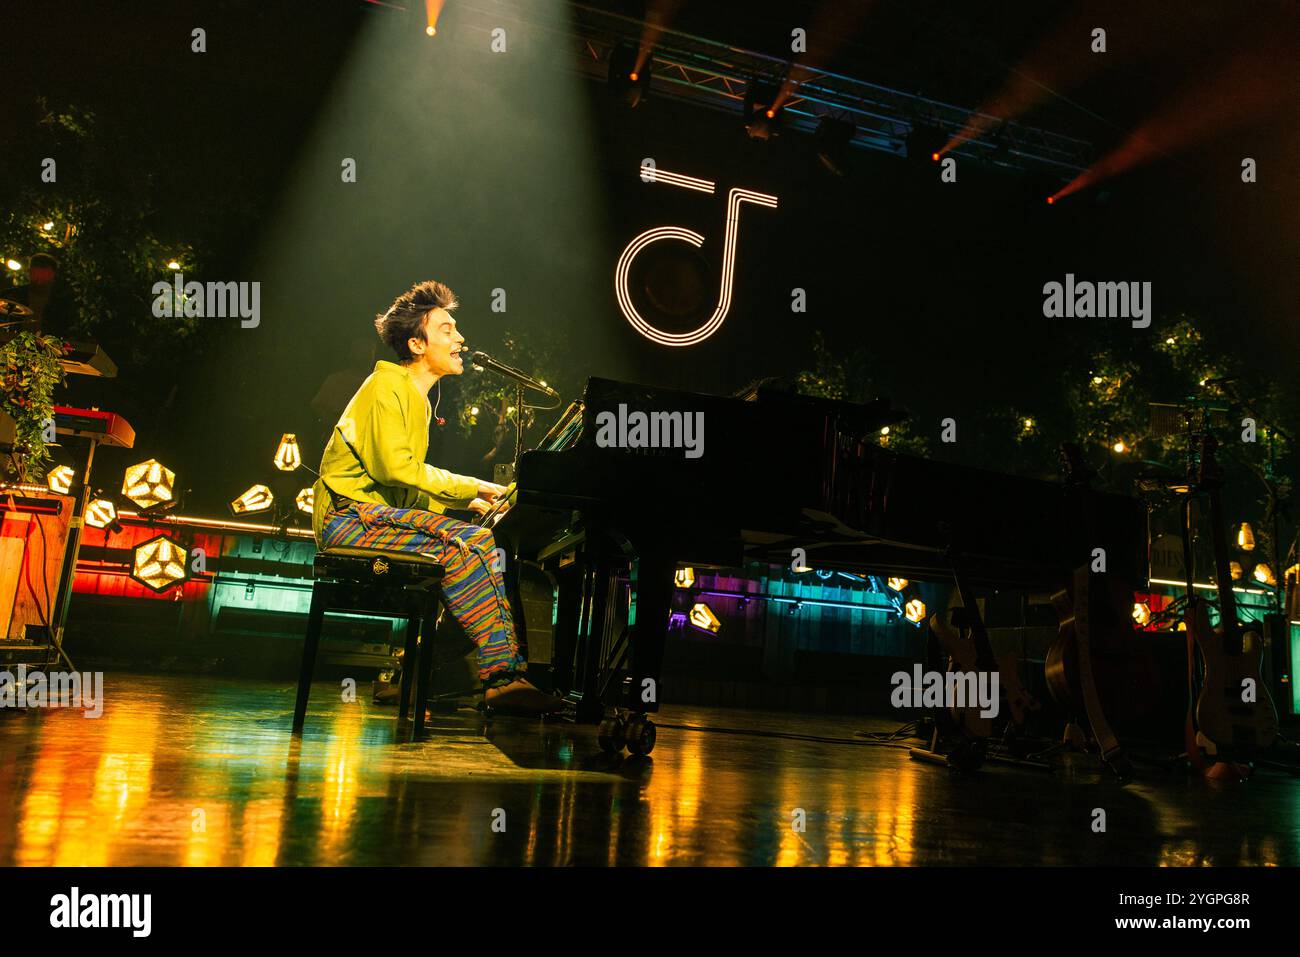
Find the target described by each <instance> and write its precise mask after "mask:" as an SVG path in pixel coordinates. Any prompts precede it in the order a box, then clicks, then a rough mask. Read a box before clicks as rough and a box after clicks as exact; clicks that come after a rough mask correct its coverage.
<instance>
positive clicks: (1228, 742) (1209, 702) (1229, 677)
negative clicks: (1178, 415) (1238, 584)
mask: <svg viewBox="0 0 1300 957" xmlns="http://www.w3.org/2000/svg"><path fill="white" fill-rule="evenodd" d="M1217 446H1218V443H1217V442H1216V441H1215V440H1214V438H1213V436H1209V435H1207V436H1205V438H1204V440H1203V441H1202V443H1201V477H1200V485H1201V487H1203V488H1208V489H1209V493H1210V525H1211V528H1210V532H1211V536H1212V538H1213V541H1214V577H1215V578H1216V579H1217V581H1216V583H1215V584H1216V586H1217V588H1218V592H1219V627H1218V628H1215V629H1211V628H1210V618H1209V613H1208V610H1207V608H1206V605H1205V602H1203V601H1192V602H1191V603H1190V607H1189V608H1188V624H1187V627H1188V629H1189V630H1191V632H1192V634H1193V636H1194V637H1195V639H1196V644H1197V647H1198V648H1199V649H1200V652H1201V658H1202V659H1203V660H1204V662H1205V679H1204V681H1203V682H1202V685H1201V693H1200V695H1199V696H1198V698H1197V700H1196V724H1197V727H1198V728H1199V733H1198V735H1197V742H1198V743H1199V744H1200V745H1201V746H1202V747H1204V748H1205V750H1206V751H1207V752H1208V753H1210V754H1220V753H1224V752H1226V753H1228V754H1230V755H1238V756H1249V755H1251V754H1253V753H1255V752H1257V751H1261V750H1263V749H1265V748H1267V747H1269V746H1270V745H1271V744H1272V743H1273V742H1274V740H1276V738H1277V711H1276V710H1275V709H1274V707H1273V699H1272V698H1271V697H1270V696H1269V693H1268V687H1267V686H1266V685H1265V683H1264V679H1263V678H1262V677H1261V675H1260V660H1261V658H1262V656H1263V652H1264V642H1263V638H1262V637H1261V635H1260V634H1259V632H1258V631H1257V630H1255V629H1250V630H1243V629H1242V627H1241V624H1240V622H1238V621H1237V603H1236V598H1235V597H1234V596H1233V593H1232V572H1231V570H1230V569H1229V565H1228V539H1227V526H1226V525H1225V524H1224V522H1223V506H1222V501H1221V499H1220V489H1221V488H1222V485H1223V480H1222V475H1221V474H1220V472H1219V468H1218V465H1217V463H1216V461H1215V456H1214V450H1215V448H1216V447H1217ZM1252 689H1253V691H1252Z"/></svg>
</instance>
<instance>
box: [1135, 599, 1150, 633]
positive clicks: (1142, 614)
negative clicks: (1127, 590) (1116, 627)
mask: <svg viewBox="0 0 1300 957" xmlns="http://www.w3.org/2000/svg"><path fill="white" fill-rule="evenodd" d="M1133 620H1134V621H1135V622H1136V623H1137V624H1138V625H1140V626H1141V627H1143V628H1145V627H1146V626H1147V625H1149V624H1150V623H1151V606H1150V605H1148V604H1147V603H1146V602H1144V601H1138V602H1134V603H1133Z"/></svg>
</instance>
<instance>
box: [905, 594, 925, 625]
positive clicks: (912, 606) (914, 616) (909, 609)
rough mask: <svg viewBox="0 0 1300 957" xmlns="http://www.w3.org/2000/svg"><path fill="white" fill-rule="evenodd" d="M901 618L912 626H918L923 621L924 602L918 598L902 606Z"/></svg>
mask: <svg viewBox="0 0 1300 957" xmlns="http://www.w3.org/2000/svg"><path fill="white" fill-rule="evenodd" d="M903 617H904V618H906V619H907V620H908V621H910V622H911V623H912V624H914V625H919V624H920V623H921V622H923V621H925V602H923V601H921V599H919V598H913V599H912V600H911V601H909V602H908V603H907V604H906V605H904V606H903Z"/></svg>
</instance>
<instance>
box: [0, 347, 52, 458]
mask: <svg viewBox="0 0 1300 957" xmlns="http://www.w3.org/2000/svg"><path fill="white" fill-rule="evenodd" d="M63 352H64V344H63V342H62V341H61V340H59V339H56V338H55V337H54V336H40V335H36V334H35V333H32V332H20V333H19V334H18V335H16V336H14V338H12V339H10V340H9V341H8V342H7V343H5V345H4V346H3V348H0V409H3V410H4V412H5V413H6V414H8V415H9V416H10V417H11V418H12V419H13V420H14V432H15V436H14V457H13V461H12V466H13V470H14V472H15V476H16V478H17V479H18V480H19V481H20V482H38V481H40V480H41V479H42V478H44V476H45V470H46V468H47V467H48V466H49V463H50V453H49V449H48V448H46V445H45V428H46V423H48V422H49V421H50V420H51V419H52V418H53V417H54V387H55V386H57V385H59V384H61V383H62V382H63V367H62V366H61V365H60V364H59V360H60V359H61V358H62V357H63Z"/></svg>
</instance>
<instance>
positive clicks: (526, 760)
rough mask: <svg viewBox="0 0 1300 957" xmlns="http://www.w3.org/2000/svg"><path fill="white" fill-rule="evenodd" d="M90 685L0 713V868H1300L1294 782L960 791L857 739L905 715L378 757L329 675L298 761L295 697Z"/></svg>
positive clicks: (699, 717) (507, 737)
mask: <svg viewBox="0 0 1300 957" xmlns="http://www.w3.org/2000/svg"><path fill="white" fill-rule="evenodd" d="M104 690H105V700H106V704H105V708H104V713H103V716H102V717H100V718H97V719H87V718H83V717H82V716H81V713H80V712H78V711H68V710H55V709H49V710H41V711H25V712H22V711H13V710H6V711H0V864H5V865H14V864H17V865H383V864H403V865H409V864H414V865H516V864H525V865H557V864H558V865H568V864H578V865H664V864H673V865H681V864H686V865H890V864H894V865H899V864H901V865H925V864H1013V865H1023V864H1048V865H1073V864H1119V865H1128V864H1134V865H1151V864H1172V865H1203V864H1215V865H1235V864H1248V865H1256V864H1264V865H1295V864H1297V863H1300V779H1297V778H1294V777H1290V776H1288V775H1285V774H1282V773H1278V772H1260V773H1258V774H1256V776H1255V778H1254V779H1253V780H1252V781H1250V782H1249V783H1246V784H1240V783H1232V784H1223V785H1221V784H1214V783H1209V782H1204V781H1195V782H1189V781H1188V780H1187V779H1186V777H1185V776H1182V775H1178V774H1175V773H1172V772H1168V771H1164V770H1161V769H1159V768H1154V767H1153V768H1148V769H1145V770H1143V771H1142V772H1141V777H1140V778H1139V779H1138V780H1137V781H1136V782H1135V783H1132V784H1129V785H1128V786H1125V787H1120V786H1118V785H1116V784H1114V783H1112V782H1110V781H1108V780H1106V779H1103V778H1102V777H1101V776H1100V775H1099V774H1098V773H1096V770H1095V768H1094V766H1093V762H1092V760H1091V759H1089V758H1087V757H1085V756H1079V757H1077V758H1072V759H1071V760H1070V761H1068V762H1066V763H1065V764H1064V765H1063V766H1061V767H1060V768H1058V770H1057V771H1056V772H1055V773H1050V774H1049V773H1044V772H1041V771H1031V770H1020V769H1015V768H1007V767H1001V766H989V767H986V769H985V770H984V771H982V772H980V773H979V774H978V775H976V776H973V777H959V776H955V775H953V774H952V773H951V772H949V771H947V770H946V769H944V768H940V767H934V766H931V765H928V764H924V763H918V762H915V761H912V760H909V758H908V755H907V751H906V749H905V748H904V747H899V746H897V744H900V743H902V744H906V743H912V744H915V743H917V742H915V741H912V742H896V743H895V744H894V745H888V746H879V745H873V744H870V743H868V742H867V741H865V740H864V739H862V738H855V737H854V735H853V732H854V731H855V730H860V729H869V730H874V731H885V732H888V731H891V730H893V729H894V728H896V727H897V726H898V722H888V721H880V720H875V721H873V720H870V719H862V718H856V717H846V718H835V717H831V716H825V715H817V716H810V715H789V714H777V713H768V712H752V711H738V710H724V709H706V708H693V707H667V708H665V709H664V711H663V712H662V713H661V714H660V715H659V716H658V719H657V720H658V722H659V724H660V726H661V727H660V732H659V743H658V745H657V746H656V748H655V750H654V752H653V754H651V755H650V756H649V757H647V758H633V757H629V756H627V755H626V754H624V755H621V756H619V757H609V756H605V755H602V754H601V752H600V751H599V749H598V748H597V746H596V736H595V729H594V728H591V727H587V726H576V727H575V726H573V725H569V724H564V723H547V724H542V723H538V722H533V721H526V720H522V719H506V718H496V719H494V720H493V721H492V723H491V725H490V726H489V725H487V724H485V722H484V720H483V719H482V717H481V716H480V715H478V714H477V713H476V712H474V711H470V710H463V711H461V712H459V713H457V714H455V715H450V716H446V715H439V716H435V717H434V719H433V722H432V726H431V727H432V731H431V734H430V736H429V738H428V740H426V741H424V742H422V743H418V744H414V745H411V744H403V745H395V744H393V743H392V742H393V737H394V732H395V726H396V709H395V708H391V707H376V706H373V705H371V704H370V702H369V700H368V694H364V695H361V696H360V697H361V698H362V700H361V701H359V702H357V703H351V704H348V703H344V702H342V701H341V700H340V694H339V686H338V684H333V685H330V684H326V683H319V684H317V685H316V687H315V688H314V690H313V697H312V708H311V713H310V714H309V716H308V726H307V733H306V735H305V737H304V738H303V740H302V742H301V744H295V743H293V742H292V741H291V738H290V735H289V723H290V715H291V712H292V708H293V694H294V688H293V686H292V684H288V683H270V682H252V681H241V680H233V679H221V678H212V677H190V676H185V677H176V676H161V677H160V676H132V675H109V676H107V677H106V679H105V689H104ZM362 690H364V691H367V692H368V688H363V689H362ZM688 728H691V729H704V728H707V729H712V730H688ZM1096 809H1101V810H1102V811H1104V812H1105V831H1104V833H1098V832H1096V831H1094V821H1096V820H1098V817H1097V815H1096V813H1095V812H1096ZM799 810H801V811H802V815H800V814H799ZM797 819H801V820H802V821H803V824H804V827H803V829H802V830H799V829H798V828H797V827H795V826H793V825H794V823H795V822H796V820H797Z"/></svg>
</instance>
